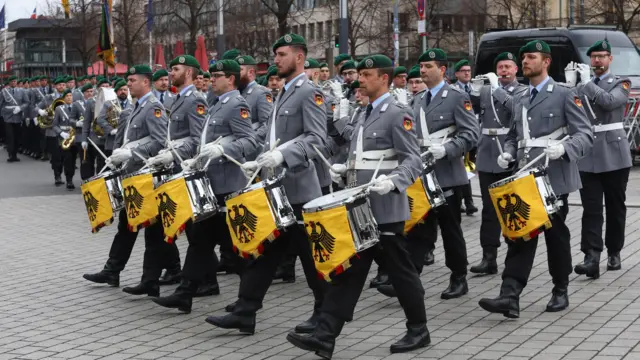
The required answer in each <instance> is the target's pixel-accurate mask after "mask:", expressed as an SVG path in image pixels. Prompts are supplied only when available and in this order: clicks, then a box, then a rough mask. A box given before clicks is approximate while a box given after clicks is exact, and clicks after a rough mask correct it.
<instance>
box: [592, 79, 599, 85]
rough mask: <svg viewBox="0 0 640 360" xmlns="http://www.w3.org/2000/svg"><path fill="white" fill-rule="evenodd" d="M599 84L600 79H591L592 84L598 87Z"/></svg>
mask: <svg viewBox="0 0 640 360" xmlns="http://www.w3.org/2000/svg"><path fill="white" fill-rule="evenodd" d="M599 82H600V78H599V77H597V78H595V79H593V83H594V84H596V85H598V83H599Z"/></svg>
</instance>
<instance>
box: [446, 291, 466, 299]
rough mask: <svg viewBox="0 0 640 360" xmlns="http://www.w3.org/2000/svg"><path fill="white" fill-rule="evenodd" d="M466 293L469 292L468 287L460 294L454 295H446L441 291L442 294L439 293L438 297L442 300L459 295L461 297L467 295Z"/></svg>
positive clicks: (455, 297)
mask: <svg viewBox="0 0 640 360" xmlns="http://www.w3.org/2000/svg"><path fill="white" fill-rule="evenodd" d="M468 293H469V289H466V290H465V291H464V292H462V293H461V294H456V295H447V294H445V293H442V294H440V299H442V300H451V299H457V298H460V297H463V296H465V295H467V294H468Z"/></svg>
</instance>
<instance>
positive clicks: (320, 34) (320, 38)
mask: <svg viewBox="0 0 640 360" xmlns="http://www.w3.org/2000/svg"><path fill="white" fill-rule="evenodd" d="M323 30H324V23H321V22H320V23H318V36H317V37H316V39H318V41H324V31H323Z"/></svg>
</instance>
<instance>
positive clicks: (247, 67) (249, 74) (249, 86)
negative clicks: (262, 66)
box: [236, 55, 273, 160]
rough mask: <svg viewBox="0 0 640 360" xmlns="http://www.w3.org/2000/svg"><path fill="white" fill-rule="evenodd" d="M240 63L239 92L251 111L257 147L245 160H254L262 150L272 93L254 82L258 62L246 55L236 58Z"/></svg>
mask: <svg viewBox="0 0 640 360" xmlns="http://www.w3.org/2000/svg"><path fill="white" fill-rule="evenodd" d="M236 61H237V62H238V64H240V86H239V87H238V90H239V91H240V94H241V95H242V96H243V97H244V98H245V99H246V100H247V103H248V104H249V110H251V111H250V113H251V127H253V130H255V133H256V136H257V139H256V140H257V141H258V145H259V147H258V149H257V152H256V153H255V154H247V155H248V156H247V160H255V159H256V157H257V156H258V152H259V151H261V150H262V144H264V142H265V138H266V134H267V121H268V120H269V115H270V114H271V110H273V95H272V94H271V91H269V89H267V88H266V87H264V86H262V85H259V84H258V83H257V82H256V70H257V65H258V63H257V62H256V60H255V59H254V58H253V57H251V56H248V55H243V56H238V57H237V58H236Z"/></svg>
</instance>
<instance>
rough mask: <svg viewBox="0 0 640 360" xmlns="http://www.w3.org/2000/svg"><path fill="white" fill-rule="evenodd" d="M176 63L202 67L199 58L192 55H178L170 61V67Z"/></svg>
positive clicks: (197, 67)
mask: <svg viewBox="0 0 640 360" xmlns="http://www.w3.org/2000/svg"><path fill="white" fill-rule="evenodd" d="M176 65H185V66H190V67H192V68H196V69H200V63H199V62H198V60H196V58H195V57H193V56H191V55H180V56H178V57H176V58H175V59H173V60H171V62H170V63H169V68H172V67H174V66H176Z"/></svg>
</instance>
